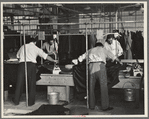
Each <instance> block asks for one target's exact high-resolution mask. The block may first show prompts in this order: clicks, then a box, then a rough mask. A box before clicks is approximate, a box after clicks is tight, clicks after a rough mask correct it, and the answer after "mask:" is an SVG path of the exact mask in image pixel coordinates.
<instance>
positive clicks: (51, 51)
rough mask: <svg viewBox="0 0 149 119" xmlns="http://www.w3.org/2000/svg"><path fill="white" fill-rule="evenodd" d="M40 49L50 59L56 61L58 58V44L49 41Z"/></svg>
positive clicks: (52, 40) (51, 40)
mask: <svg viewBox="0 0 149 119" xmlns="http://www.w3.org/2000/svg"><path fill="white" fill-rule="evenodd" d="M42 49H43V50H44V51H45V52H46V53H47V54H48V55H49V56H51V57H52V58H54V59H57V57H58V44H57V43H56V41H55V40H54V39H49V40H48V41H47V42H45V43H44V44H43V46H42Z"/></svg>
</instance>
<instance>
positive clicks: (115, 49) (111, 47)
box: [104, 34, 123, 57]
mask: <svg viewBox="0 0 149 119" xmlns="http://www.w3.org/2000/svg"><path fill="white" fill-rule="evenodd" d="M104 47H105V49H107V50H108V51H110V52H112V53H113V54H114V55H115V56H116V57H120V56H121V55H122V54H123V49H122V47H121V44H120V43H119V42H118V41H117V40H116V39H115V38H114V34H109V35H107V39H106V42H105V44H104Z"/></svg>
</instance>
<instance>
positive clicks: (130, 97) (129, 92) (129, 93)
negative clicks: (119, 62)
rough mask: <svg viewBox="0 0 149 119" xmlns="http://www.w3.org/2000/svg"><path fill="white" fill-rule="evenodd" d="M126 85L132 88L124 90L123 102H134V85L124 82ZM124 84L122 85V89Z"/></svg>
mask: <svg viewBox="0 0 149 119" xmlns="http://www.w3.org/2000/svg"><path fill="white" fill-rule="evenodd" d="M126 83H131V84H132V86H134V88H125V89H124V100H125V101H135V93H136V92H135V89H136V87H135V84H134V83H132V82H126ZM126 83H124V85H123V88H124V86H125V84H126Z"/></svg>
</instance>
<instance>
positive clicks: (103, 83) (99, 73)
mask: <svg viewBox="0 0 149 119" xmlns="http://www.w3.org/2000/svg"><path fill="white" fill-rule="evenodd" d="M96 81H98V82H99V85H100V91H101V92H99V94H100V96H101V108H102V109H107V108H108V107H109V96H108V87H107V74H106V67H105V64H104V63H100V62H98V63H90V64H89V108H90V109H94V108H95V91H94V90H95V83H96Z"/></svg>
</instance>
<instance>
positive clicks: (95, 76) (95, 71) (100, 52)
mask: <svg viewBox="0 0 149 119" xmlns="http://www.w3.org/2000/svg"><path fill="white" fill-rule="evenodd" d="M86 56H87V55H86V53H85V54H83V55H81V56H79V58H78V59H75V60H72V62H73V63H74V64H76V65H77V64H78V62H82V61H83V60H85V59H86ZM88 57H89V108H90V109H94V108H95V92H94V89H95V83H96V81H98V82H99V85H100V90H101V108H102V110H103V111H106V110H111V109H113V107H110V106H109V96H108V87H107V74H106V67H105V64H106V58H110V59H111V60H113V61H114V60H116V61H117V62H119V60H118V59H117V58H116V57H115V56H114V55H113V54H112V53H111V52H109V51H108V50H106V49H105V48H104V47H103V44H102V43H101V42H98V43H96V45H95V47H94V48H92V49H90V50H89V51H88Z"/></svg>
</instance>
